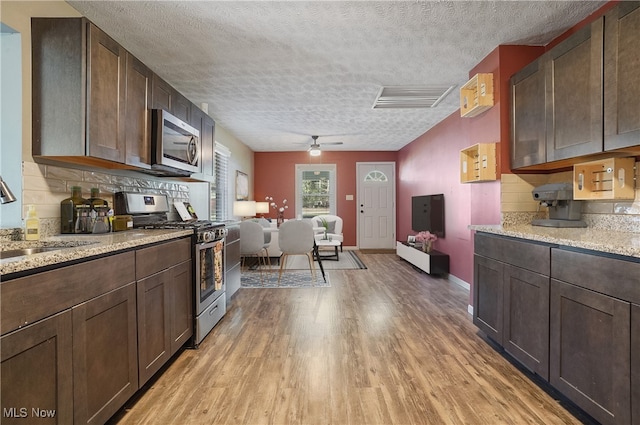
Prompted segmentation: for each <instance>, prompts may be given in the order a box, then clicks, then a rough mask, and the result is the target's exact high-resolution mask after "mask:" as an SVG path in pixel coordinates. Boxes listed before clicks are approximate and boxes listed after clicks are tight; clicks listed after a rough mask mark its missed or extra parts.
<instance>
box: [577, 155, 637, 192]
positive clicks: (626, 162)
mask: <svg viewBox="0 0 640 425" xmlns="http://www.w3.org/2000/svg"><path fill="white" fill-rule="evenodd" d="M635 163H636V160H635V158H607V159H602V160H598V161H590V162H583V163H580V164H576V165H574V166H573V199H581V200H597V199H635V173H634V166H635Z"/></svg>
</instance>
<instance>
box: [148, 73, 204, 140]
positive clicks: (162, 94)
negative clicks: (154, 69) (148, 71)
mask: <svg viewBox="0 0 640 425" xmlns="http://www.w3.org/2000/svg"><path fill="white" fill-rule="evenodd" d="M152 105H153V107H152V108H153V109H164V110H165V111H167V112H170V113H171V114H172V115H174V116H175V117H177V118H180V119H181V120H182V121H184V122H186V123H191V121H192V120H191V108H192V106H191V102H189V99H187V98H186V97H184V96H183V95H182V94H180V93H179V92H178V91H177V90H176V89H174V88H173V86H171V84H169V83H167V82H166V81H165V80H163V79H162V78H160V77H159V76H158V75H156V74H154V75H153V101H152ZM194 127H195V128H197V129H199V128H200V126H194Z"/></svg>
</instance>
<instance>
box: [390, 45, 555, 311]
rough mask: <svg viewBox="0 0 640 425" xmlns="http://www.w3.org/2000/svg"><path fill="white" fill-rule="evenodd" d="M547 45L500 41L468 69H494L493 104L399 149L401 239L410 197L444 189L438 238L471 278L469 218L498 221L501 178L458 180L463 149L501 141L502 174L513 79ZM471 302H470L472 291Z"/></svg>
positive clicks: (406, 231)
mask: <svg viewBox="0 0 640 425" xmlns="http://www.w3.org/2000/svg"><path fill="white" fill-rule="evenodd" d="M543 51H544V48H543V47H529V46H499V47H497V48H496V49H494V51H492V52H491V53H490V54H489V55H488V56H487V57H486V58H484V59H483V60H482V61H481V62H480V63H479V64H478V65H477V66H476V67H474V68H473V69H472V70H471V71H470V72H469V77H472V76H473V75H475V74H477V73H492V74H493V77H494V106H493V107H492V108H491V109H489V110H487V111H486V112H484V113H482V114H480V115H478V116H477V117H474V118H462V117H460V112H459V111H456V112H455V113H453V114H451V115H450V116H449V117H447V118H446V119H445V120H443V121H442V122H440V123H439V124H437V125H436V126H435V127H433V128H431V129H430V130H429V131H427V132H426V133H425V134H423V135H422V136H420V137H419V138H418V139H416V140H415V141H413V142H412V143H410V144H409V145H407V146H405V147H404V148H403V149H402V150H400V152H399V155H398V226H397V228H398V239H400V240H404V239H406V237H407V235H410V234H415V232H413V231H412V230H411V197H412V196H419V195H428V194H435V193H443V194H444V199H445V201H444V203H445V237H444V238H441V239H440V240H438V241H437V242H436V243H435V248H436V249H437V250H438V251H441V252H444V253H446V254H449V259H450V267H449V269H450V273H451V274H452V275H453V276H455V277H457V278H459V279H461V280H463V281H465V282H467V283H469V284H470V285H472V284H473V232H472V231H471V230H469V225H471V224H500V221H501V214H500V181H499V180H497V181H495V182H482V183H466V184H462V183H460V171H459V168H460V150H462V149H464V148H466V147H468V146H471V145H474V144H476V143H492V142H497V143H499V145H498V147H499V148H498V149H497V150H498V176H499V175H500V173H501V172H509V169H510V168H509V140H510V139H509V137H510V125H509V104H510V101H509V98H510V92H509V79H510V78H511V75H512V74H513V73H515V72H516V71H518V70H520V69H522V67H524V66H525V65H527V64H528V63H529V62H531V61H532V60H534V59H535V58H536V57H538V56H539V55H540V54H542V53H543ZM469 303H470V304H471V303H472V299H471V297H470V300H469Z"/></svg>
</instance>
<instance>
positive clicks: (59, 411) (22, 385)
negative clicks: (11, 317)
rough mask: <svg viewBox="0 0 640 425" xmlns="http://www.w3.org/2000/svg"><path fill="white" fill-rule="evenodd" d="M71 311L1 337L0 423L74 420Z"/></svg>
mask: <svg viewBox="0 0 640 425" xmlns="http://www.w3.org/2000/svg"><path fill="white" fill-rule="evenodd" d="M71 335H72V327H71V310H66V311H63V312H61V313H58V314H56V315H54V316H52V317H49V318H47V319H43V320H40V321H39V322H36V323H34V324H32V325H29V326H27V327H25V328H23V329H19V330H16V331H14V332H11V333H9V334H7V335H4V336H3V337H2V338H0V355H1V358H2V366H1V370H0V374H1V376H2V380H1V381H2V388H1V390H0V391H1V392H0V398H1V399H2V403H1V405H2V423H3V424H26V423H38V424H46V425H49V424H60V425H64V424H70V423H73V381H72V375H71V367H72V366H71V341H72V336H71Z"/></svg>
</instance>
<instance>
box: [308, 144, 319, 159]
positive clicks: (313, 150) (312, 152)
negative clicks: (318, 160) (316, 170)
mask: <svg viewBox="0 0 640 425" xmlns="http://www.w3.org/2000/svg"><path fill="white" fill-rule="evenodd" d="M320 154H322V151H321V150H320V146H318V145H317V144H316V143H314V144H313V145H311V147H310V148H309V155H311V156H320Z"/></svg>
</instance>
